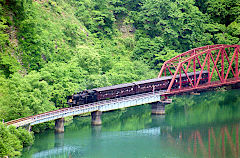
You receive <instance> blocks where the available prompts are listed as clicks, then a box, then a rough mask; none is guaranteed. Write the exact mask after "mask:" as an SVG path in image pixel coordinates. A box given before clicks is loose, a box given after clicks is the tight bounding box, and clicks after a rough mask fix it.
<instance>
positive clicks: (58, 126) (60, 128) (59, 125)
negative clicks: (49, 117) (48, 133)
mask: <svg viewBox="0 0 240 158" xmlns="http://www.w3.org/2000/svg"><path fill="white" fill-rule="evenodd" d="M55 132H56V133H63V132H64V118H60V119H57V120H55Z"/></svg>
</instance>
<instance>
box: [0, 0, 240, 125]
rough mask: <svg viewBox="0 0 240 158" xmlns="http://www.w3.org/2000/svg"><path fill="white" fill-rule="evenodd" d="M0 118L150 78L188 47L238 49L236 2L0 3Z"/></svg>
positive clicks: (28, 0)
mask: <svg viewBox="0 0 240 158" xmlns="http://www.w3.org/2000/svg"><path fill="white" fill-rule="evenodd" d="M0 17H1V18H0V19H1V20H0V46H1V47H0V51H1V53H0V120H3V119H4V120H5V121H8V120H12V119H17V118H20V117H26V116H30V115H34V114H38V113H42V112H46V111H49V110H53V109H56V108H61V107H66V106H67V105H66V96H68V95H71V94H73V93H74V92H77V91H81V90H84V89H91V88H94V87H101V86H107V85H113V84H120V83H125V82H132V81H137V80H142V79H149V78H154V77H156V76H157V73H158V71H159V69H160V68H161V65H162V63H163V62H164V61H166V60H167V59H170V58H171V57H173V56H175V55H177V54H178V53H182V52H184V51H187V50H189V49H192V48H196V47H199V46H204V45H211V44H240V42H239V39H240V4H239V1H238V0H231V1H229V0H200V1H199V0H78V1H76V0H0Z"/></svg>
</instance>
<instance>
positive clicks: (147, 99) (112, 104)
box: [7, 91, 167, 127]
mask: <svg viewBox="0 0 240 158" xmlns="http://www.w3.org/2000/svg"><path fill="white" fill-rule="evenodd" d="M164 94H167V93H166V91H158V92H154V93H153V92H150V93H143V94H138V95H131V96H127V97H122V98H116V99H110V100H103V101H99V102H94V103H89V104H84V105H80V106H74V107H70V108H62V109H57V110H54V111H49V112H46V113H42V114H38V115H34V116H29V117H25V118H20V119H17V120H12V121H9V122H7V125H14V126H16V127H20V126H25V125H35V124H39V123H43V122H47V121H51V120H56V119H59V118H63V117H67V116H74V115H80V114H84V113H88V112H93V111H110V110H115V109H120V108H125V107H130V106H136V105H141V104H147V103H152V102H157V101H160V99H161V96H162V95H164Z"/></svg>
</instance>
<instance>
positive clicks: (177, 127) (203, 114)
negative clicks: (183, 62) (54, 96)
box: [22, 90, 240, 158]
mask: <svg viewBox="0 0 240 158" xmlns="http://www.w3.org/2000/svg"><path fill="white" fill-rule="evenodd" d="M239 92H240V91H239V90H235V91H231V92H220V93H206V94H203V95H201V96H194V97H189V98H187V97H186V98H184V97H183V98H182V100H180V101H178V100H177V101H176V102H175V103H174V104H173V105H171V106H170V108H171V109H169V112H168V114H167V115H166V116H157V115H151V108H150V106H148V105H144V106H139V107H133V108H128V109H125V110H118V111H115V112H110V113H103V115H102V120H103V124H102V126H95V127H92V126H91V120H90V118H89V117H82V118H76V119H75V120H74V121H73V123H71V124H70V125H68V126H66V128H65V129H66V130H65V133H62V134H55V133H54V131H53V130H52V131H51V130H49V131H46V132H44V133H42V134H39V135H36V141H35V144H34V145H33V146H32V147H31V149H30V150H26V151H25V152H24V153H23V156H22V157H67V158H69V157H71V158H75V157H76V158H78V157H87V158H90V157H93V158H95V157H98V158H103V157H104V158H105V157H116V158H118V157H119V158H121V157H126V158H128V157H129V158H130V157H131V158H132V157H150V158H155V157H156V158H157V157H183V158H188V157H189V158H190V157H220V158H224V157H233V158H235V157H236V158H237V157H239V123H240V115H239V114H240V106H239V103H240V98H239ZM183 99H184V100H183ZM229 99H230V100H231V101H229ZM186 103H189V104H186Z"/></svg>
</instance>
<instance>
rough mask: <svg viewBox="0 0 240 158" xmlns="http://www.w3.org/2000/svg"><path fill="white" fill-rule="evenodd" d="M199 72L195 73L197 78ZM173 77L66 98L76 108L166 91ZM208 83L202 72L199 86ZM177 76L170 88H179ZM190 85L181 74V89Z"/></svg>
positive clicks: (81, 93)
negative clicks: (97, 102) (135, 95)
mask: <svg viewBox="0 0 240 158" xmlns="http://www.w3.org/2000/svg"><path fill="white" fill-rule="evenodd" d="M199 74H200V71H197V72H196V76H197V77H198V76H199ZM188 76H189V78H190V79H191V80H192V81H193V80H194V73H193V72H192V73H188ZM172 77H173V76H166V77H161V78H154V79H149V80H143V81H137V82H133V83H124V84H119V85H114V86H108V87H101V88H94V89H90V90H84V91H81V92H78V93H76V94H73V95H72V96H69V97H68V104H69V105H71V106H77V105H82V104H87V103H92V102H96V101H100V100H105V99H113V98H118V97H124V96H129V95H134V94H140V93H147V92H152V91H159V90H166V89H167V88H168V85H169V84H170V82H171V79H172ZM207 81H208V71H203V73H202V77H201V79H200V82H199V84H203V83H206V82H207ZM179 84H180V83H179V75H177V76H176V79H175V82H174V83H173V86H172V88H173V89H175V88H178V87H179ZM189 85H190V83H189V81H188V79H187V77H186V75H185V74H182V87H187V86H189Z"/></svg>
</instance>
